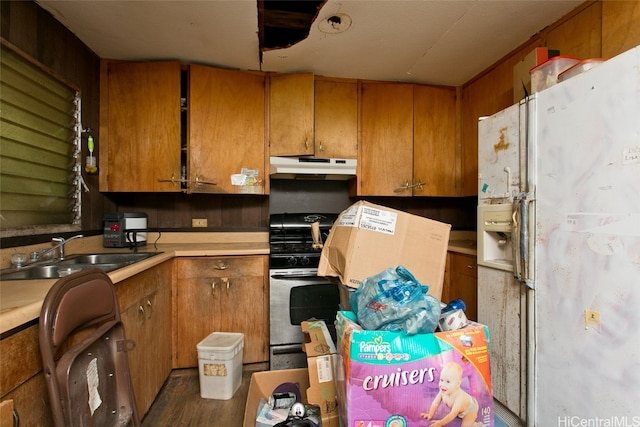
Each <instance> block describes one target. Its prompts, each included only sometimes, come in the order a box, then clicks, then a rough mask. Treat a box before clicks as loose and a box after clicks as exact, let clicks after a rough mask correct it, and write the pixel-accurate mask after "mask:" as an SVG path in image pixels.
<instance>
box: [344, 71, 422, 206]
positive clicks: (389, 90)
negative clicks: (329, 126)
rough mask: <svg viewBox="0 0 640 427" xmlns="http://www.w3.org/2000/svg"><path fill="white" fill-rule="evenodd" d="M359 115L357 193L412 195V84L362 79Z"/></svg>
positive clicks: (360, 194) (367, 194)
mask: <svg viewBox="0 0 640 427" xmlns="http://www.w3.org/2000/svg"><path fill="white" fill-rule="evenodd" d="M360 114H361V116H360V131H361V140H360V145H359V158H358V179H357V183H356V185H357V190H356V191H357V195H358V196H411V190H410V189H409V190H408V191H398V189H401V188H402V187H403V186H405V185H411V182H412V178H413V174H412V169H413V85H410V84H403V83H377V82H363V83H362V87H361V112H360ZM407 183H408V184H407Z"/></svg>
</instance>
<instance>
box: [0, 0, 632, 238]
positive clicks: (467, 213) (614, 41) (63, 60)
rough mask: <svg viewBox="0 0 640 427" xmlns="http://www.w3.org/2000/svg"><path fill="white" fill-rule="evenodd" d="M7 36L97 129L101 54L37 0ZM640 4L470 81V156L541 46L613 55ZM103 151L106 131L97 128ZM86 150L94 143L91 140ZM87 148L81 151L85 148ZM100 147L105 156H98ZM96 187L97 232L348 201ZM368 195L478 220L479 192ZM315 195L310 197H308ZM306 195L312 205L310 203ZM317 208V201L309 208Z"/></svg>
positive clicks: (216, 223) (551, 36) (544, 42)
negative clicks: (64, 88)
mask: <svg viewBox="0 0 640 427" xmlns="http://www.w3.org/2000/svg"><path fill="white" fill-rule="evenodd" d="M0 19H1V25H0V35H1V36H2V37H3V38H4V39H5V40H7V41H9V42H10V43H12V44H14V45H15V46H17V47H18V48H19V49H21V50H22V51H24V52H26V53H27V54H29V55H31V56H32V57H33V58H35V59H36V60H38V61H39V62H41V63H42V64H44V65H45V66H47V67H49V68H51V69H52V70H53V71H55V72H56V73H58V74H59V75H61V76H62V77H63V78H64V79H66V80H68V81H69V82H71V83H73V84H75V85H77V86H78V87H80V89H81V91H82V103H83V119H82V122H83V126H84V127H91V128H93V129H94V130H96V131H97V129H98V111H99V110H98V109H99V60H100V58H98V56H97V55H95V54H94V53H93V52H92V51H91V50H89V49H88V48H87V47H86V46H85V45H84V44H83V43H82V42H80V41H79V40H78V39H77V38H76V37H75V36H74V35H73V34H72V33H71V32H70V31H68V30H67V29H66V28H65V27H64V26H62V25H61V24H60V23H59V22H58V21H56V20H55V19H54V18H53V17H52V16H51V15H49V13H48V12H45V11H44V10H43V9H41V8H40V7H39V6H38V5H37V4H36V3H35V2H33V1H2V2H0ZM639 20H640V2H638V1H606V2H605V1H599V0H598V1H587V2H585V3H584V4H583V6H581V7H580V8H578V9H576V10H575V11H574V12H572V13H571V14H569V15H568V16H567V17H565V18H563V19H561V20H560V21H558V22H557V23H554V24H553V25H550V26H549V27H548V28H546V29H544V30H543V31H541V32H540V33H539V34H536V35H534V36H533V37H532V39H531V40H529V41H528V42H526V43H524V44H523V45H522V46H521V47H520V48H519V49H516V50H515V51H514V52H510V53H508V54H506V56H505V57H504V58H503V59H501V60H500V61H498V62H497V63H496V64H495V65H493V66H491V67H489V68H488V69H487V70H486V71H485V72H483V73H481V74H480V75H479V76H478V77H476V78H474V79H473V80H472V81H470V82H468V83H467V84H465V85H464V86H463V88H462V94H463V102H462V107H463V111H462V116H463V117H462V134H463V137H462V138H463V144H464V146H465V150H464V153H465V154H464V161H465V162H466V163H468V164H473V163H474V162H477V160H476V157H477V151H476V150H475V149H474V147H475V141H476V140H477V129H476V128H477V117H478V116H482V115H489V114H493V113H494V112H496V111H499V110H500V109H502V108H504V107H506V106H508V105H510V104H511V102H512V80H511V70H512V69H513V65H514V64H515V62H517V61H519V60H520V59H521V58H522V57H524V56H525V55H526V53H528V52H529V51H530V50H531V48H533V47H535V46H549V47H552V48H558V49H560V50H561V52H562V53H563V54H573V55H576V56H580V57H596V56H613V55H614V54H616V53H620V52H622V51H624V50H626V49H629V48H631V47H633V46H635V45H637V44H639V43H640V25H638V22H639ZM96 145H97V150H98V153H99V149H100V135H99V134H96ZM83 148H84V150H86V147H83ZM87 154H88V153H83V156H86V155H87ZM98 155H99V154H98ZM85 178H86V181H87V184H88V186H89V188H90V189H91V191H90V192H89V193H83V210H82V228H83V230H86V231H88V232H89V231H95V232H99V231H100V230H101V229H102V217H103V215H104V213H106V212H111V211H125V210H141V211H145V212H147V213H148V214H149V226H150V227H152V228H162V229H181V228H189V227H190V226H191V218H207V220H208V223H209V227H212V228H224V229H242V230H245V229H256V228H258V229H262V228H264V229H266V227H267V225H268V216H269V212H270V210H284V209H291V207H293V206H296V207H300V206H309V207H310V208H311V207H315V206H317V205H315V201H316V200H319V199H321V198H324V199H325V201H324V202H323V203H322V206H327V207H329V206H331V208H332V209H333V208H334V206H335V207H336V208H337V207H338V206H342V205H345V204H346V203H347V201H348V202H355V201H356V200H355V199H351V200H350V199H348V196H346V192H345V191H344V190H343V189H342V187H339V186H338V187H333V186H334V185H338V184H335V183H333V184H325V185H326V187H325V185H323V184H319V186H315V185H310V184H308V183H307V184H303V183H295V182H290V183H286V181H282V182H277V181H274V183H272V195H271V196H254V195H197V194H192V195H185V194H147V193H144V194H137V193H136V194H104V193H100V192H98V176H97V175H89V176H86V177H85ZM465 185H468V186H470V189H471V191H470V192H467V194H473V192H474V186H475V185H477V176H476V175H474V173H473V170H472V171H471V172H470V173H469V176H467V177H466V178H465ZM367 200H369V201H371V202H373V203H378V204H382V205H386V206H390V207H393V208H396V209H400V210H405V211H408V212H411V213H413V214H416V215H422V216H426V217H429V218H433V219H437V220H440V221H443V222H448V223H450V224H452V225H453V227H454V229H474V228H475V204H476V203H475V197H462V198H404V197H397V198H395V197H394V198H391V197H387V198H374V197H371V198H367ZM307 201H308V202H307ZM306 203H309V204H308V205H307V204H306ZM311 210H315V209H311ZM46 238H47V236H32V237H24V238H20V239H17V240H16V238H14V239H12V240H6V239H3V241H2V246H4V247H8V246H18V245H21V244H28V243H34V240H36V242H37V240H38V239H39V241H44V240H45V239H46Z"/></svg>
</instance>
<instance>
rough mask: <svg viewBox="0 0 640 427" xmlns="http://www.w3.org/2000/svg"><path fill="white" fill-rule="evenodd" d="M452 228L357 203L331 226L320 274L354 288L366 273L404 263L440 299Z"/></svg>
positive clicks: (398, 212)
mask: <svg viewBox="0 0 640 427" xmlns="http://www.w3.org/2000/svg"><path fill="white" fill-rule="evenodd" d="M450 231H451V225H450V224H445V223H442V222H438V221H434V220H431V219H428V218H424V217H421V216H417V215H412V214H409V213H406V212H402V211H399V210H395V209H391V208H388V207H384V206H379V205H375V204H373V203H369V202H366V201H360V202H357V203H355V204H353V205H351V206H350V207H349V208H348V209H346V210H345V211H343V212H342V213H341V214H340V216H339V217H338V219H337V220H336V221H335V223H334V224H333V227H332V228H331V231H330V232H329V236H328V237H327V239H326V241H325V244H324V247H323V249H322V254H321V256H320V265H319V266H318V275H319V276H334V277H338V278H339V279H340V281H341V282H342V283H343V284H345V285H347V286H350V287H353V288H357V287H358V286H360V283H361V282H362V281H363V280H364V279H366V278H367V277H369V276H373V275H375V274H378V273H380V272H381V271H383V270H385V269H387V268H395V267H397V266H399V265H402V266H404V267H406V268H407V270H409V271H410V272H411V273H412V274H413V275H414V276H415V278H416V279H418V280H419V281H420V283H422V284H423V285H427V286H429V294H431V295H433V296H434V297H436V298H438V299H440V297H441V294H442V284H443V280H444V267H445V262H446V257H447V248H448V245H449V233H450Z"/></svg>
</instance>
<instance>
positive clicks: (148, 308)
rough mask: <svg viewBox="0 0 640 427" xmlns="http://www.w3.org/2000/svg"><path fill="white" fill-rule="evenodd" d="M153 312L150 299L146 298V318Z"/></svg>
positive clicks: (149, 317)
mask: <svg viewBox="0 0 640 427" xmlns="http://www.w3.org/2000/svg"><path fill="white" fill-rule="evenodd" d="M152 314H153V305H152V304H151V300H150V299H148V300H147V319H151V315H152Z"/></svg>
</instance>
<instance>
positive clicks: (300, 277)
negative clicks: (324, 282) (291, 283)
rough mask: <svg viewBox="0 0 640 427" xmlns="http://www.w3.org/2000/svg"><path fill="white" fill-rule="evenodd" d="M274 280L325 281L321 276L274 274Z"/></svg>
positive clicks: (272, 276)
mask: <svg viewBox="0 0 640 427" xmlns="http://www.w3.org/2000/svg"><path fill="white" fill-rule="evenodd" d="M270 277H271V278H272V279H276V280H314V281H315V280H318V279H323V278H322V277H319V276H310V275H308V274H272V275H271V276H270Z"/></svg>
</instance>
